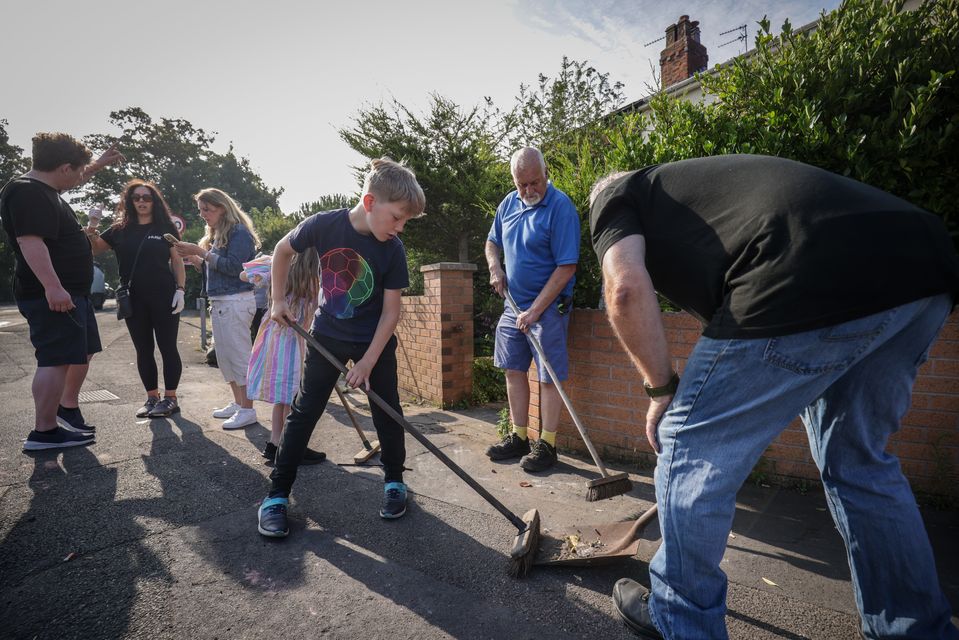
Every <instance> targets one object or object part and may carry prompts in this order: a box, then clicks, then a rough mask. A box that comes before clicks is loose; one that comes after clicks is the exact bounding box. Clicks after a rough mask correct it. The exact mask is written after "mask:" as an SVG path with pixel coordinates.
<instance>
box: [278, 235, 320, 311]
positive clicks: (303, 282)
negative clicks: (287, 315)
mask: <svg viewBox="0 0 959 640" xmlns="http://www.w3.org/2000/svg"><path fill="white" fill-rule="evenodd" d="M286 296H287V297H288V298H292V299H293V300H298V299H300V298H307V299H310V298H314V299H315V298H318V297H319V296H320V255H319V254H318V253H317V252H316V249H314V248H313V247H310V248H309V249H307V250H306V251H303V252H302V253H298V254H296V255H295V256H293V262H292V263H291V264H290V274H289V275H288V276H287V278H286Z"/></svg>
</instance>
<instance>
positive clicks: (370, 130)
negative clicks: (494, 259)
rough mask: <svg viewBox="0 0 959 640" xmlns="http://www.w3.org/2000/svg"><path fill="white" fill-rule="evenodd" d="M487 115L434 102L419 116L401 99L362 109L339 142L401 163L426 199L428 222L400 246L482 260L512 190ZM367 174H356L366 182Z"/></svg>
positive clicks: (408, 232)
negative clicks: (493, 222)
mask: <svg viewBox="0 0 959 640" xmlns="http://www.w3.org/2000/svg"><path fill="white" fill-rule="evenodd" d="M493 116H494V114H493V113H492V111H491V110H489V109H487V108H480V107H474V108H472V109H469V110H465V109H462V108H460V107H459V106H458V105H456V104H455V103H453V102H452V101H451V100H448V99H447V98H444V97H442V96H439V95H433V96H432V99H431V102H430V107H429V110H428V112H427V113H426V114H425V115H423V116H419V115H416V114H414V113H413V112H411V111H410V110H409V109H408V108H406V107H405V106H403V105H402V104H401V103H399V102H398V101H396V100H393V101H392V102H391V103H389V104H379V105H375V106H372V107H368V108H366V109H362V110H361V111H360V112H359V113H358V114H357V115H356V116H355V117H354V118H353V124H352V126H351V127H349V128H345V129H341V130H340V132H339V133H340V137H341V138H342V139H343V140H344V141H345V142H346V143H347V144H348V145H349V146H350V147H351V148H352V149H354V150H355V151H357V152H359V153H360V154H362V155H363V156H365V157H367V158H378V157H381V156H389V157H392V158H394V159H396V160H402V161H404V162H405V163H406V164H407V165H408V166H409V167H410V168H411V169H412V170H413V171H414V172H415V173H416V177H417V180H418V181H419V183H420V185H421V186H422V187H423V191H424V192H425V194H426V208H427V211H428V215H427V216H425V217H424V218H422V219H419V220H416V221H414V222H412V223H411V224H409V225H407V226H406V228H405V230H404V232H403V241H404V243H406V244H407V245H408V246H410V247H415V248H416V249H417V250H419V251H421V252H422V253H424V254H427V255H431V256H435V257H437V258H440V259H444V260H457V261H459V262H470V261H481V260H482V259H483V258H482V256H483V244H484V243H485V239H486V234H487V233H488V232H489V225H490V218H489V216H490V215H491V214H492V212H493V211H495V209H496V205H497V204H498V203H499V200H500V199H501V198H502V197H503V190H504V187H505V186H507V185H509V184H510V181H509V170H508V167H505V165H504V163H503V161H502V159H501V158H499V157H498V156H497V155H496V149H497V147H498V146H499V142H500V139H499V138H497V135H496V133H495V123H494V121H493ZM366 170H367V167H365V166H364V167H356V173H357V178H358V180H362V176H363V174H365V173H366Z"/></svg>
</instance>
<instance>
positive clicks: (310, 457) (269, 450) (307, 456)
mask: <svg viewBox="0 0 959 640" xmlns="http://www.w3.org/2000/svg"><path fill="white" fill-rule="evenodd" d="M276 452H277V446H276V445H275V444H273V443H272V442H267V443H266V446H265V447H263V457H264V458H266V459H267V461H268V462H269V463H271V464H276ZM324 460H326V454H325V453H323V452H322V451H314V450H313V449H309V448H308V449H307V450H306V451H305V452H304V453H303V457H302V458H300V464H301V465H302V464H320V463H321V462H323V461H324Z"/></svg>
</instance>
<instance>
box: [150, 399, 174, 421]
mask: <svg viewBox="0 0 959 640" xmlns="http://www.w3.org/2000/svg"><path fill="white" fill-rule="evenodd" d="M179 412H180V404H179V403H178V402H177V401H176V398H175V397H173V396H166V397H165V398H163V400H160V401H159V402H158V403H156V406H155V407H153V409H152V410H151V411H150V413H148V414H147V415H148V416H149V417H151V418H168V417H170V416H172V415H173V414H174V413H179Z"/></svg>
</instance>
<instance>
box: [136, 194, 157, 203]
mask: <svg viewBox="0 0 959 640" xmlns="http://www.w3.org/2000/svg"><path fill="white" fill-rule="evenodd" d="M131 200H133V201H134V202H140V201H141V200H142V201H143V202H153V196H151V195H150V194H149V193H134V194H133V195H132V196H131Z"/></svg>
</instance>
